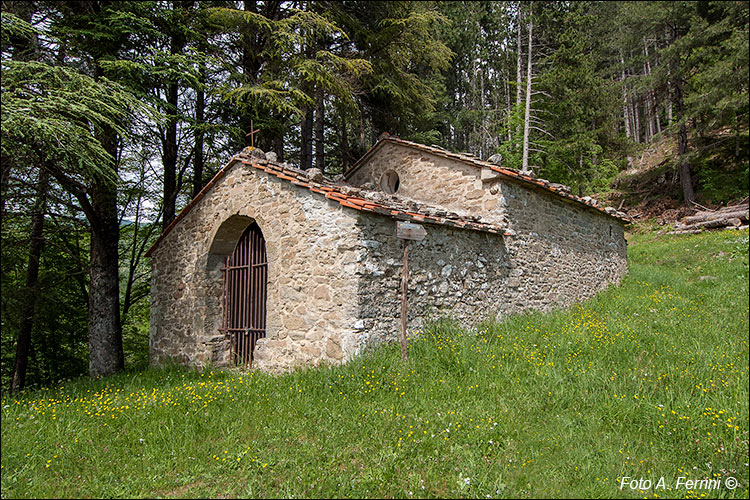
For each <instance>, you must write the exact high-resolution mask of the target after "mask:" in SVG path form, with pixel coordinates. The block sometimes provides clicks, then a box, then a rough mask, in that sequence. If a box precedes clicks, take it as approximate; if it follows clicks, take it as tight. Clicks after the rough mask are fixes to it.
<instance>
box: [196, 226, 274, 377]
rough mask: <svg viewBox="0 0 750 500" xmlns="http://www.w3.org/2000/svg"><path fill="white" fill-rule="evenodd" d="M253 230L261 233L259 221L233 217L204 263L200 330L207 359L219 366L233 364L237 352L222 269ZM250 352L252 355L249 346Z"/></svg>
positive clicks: (220, 228)
mask: <svg viewBox="0 0 750 500" xmlns="http://www.w3.org/2000/svg"><path fill="white" fill-rule="evenodd" d="M252 226H255V227H258V231H259V232H260V228H259V226H258V221H257V220H256V219H254V218H252V217H248V216H245V215H232V216H230V217H229V218H227V219H226V220H224V222H222V223H221V225H220V226H219V227H218V229H217V230H216V233H215V234H214V237H213V239H212V240H211V244H210V247H209V250H208V255H207V258H206V261H205V262H206V266H205V273H206V275H205V276H206V281H205V282H206V288H205V301H204V304H205V309H204V310H205V314H204V315H203V317H204V323H203V330H204V332H205V335H206V339H207V341H206V344H207V348H208V351H209V359H210V360H211V362H213V363H215V364H217V365H219V366H228V365H233V364H235V359H234V358H233V354H234V353H236V352H237V344H236V341H235V344H233V340H234V339H233V338H232V336H231V334H230V332H228V331H227V324H226V316H225V311H226V306H227V305H226V303H225V302H226V298H225V286H226V283H225V275H226V271H225V270H224V268H225V266H226V264H227V260H228V259H230V258H231V257H232V254H233V252H234V251H235V249H236V248H237V245H238V243H239V242H240V240H241V239H242V237H243V235H244V234H245V233H246V232H247V230H248V229H249V228H250V227H252ZM261 234H262V232H261ZM266 278H267V275H266ZM249 349H250V351H252V346H250V348H249Z"/></svg>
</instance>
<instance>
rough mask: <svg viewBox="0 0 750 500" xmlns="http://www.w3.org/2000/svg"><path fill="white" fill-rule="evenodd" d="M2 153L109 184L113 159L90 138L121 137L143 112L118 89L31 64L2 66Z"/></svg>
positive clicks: (69, 71)
mask: <svg viewBox="0 0 750 500" xmlns="http://www.w3.org/2000/svg"><path fill="white" fill-rule="evenodd" d="M2 66H3V80H2V111H1V113H2V115H1V116H2V153H3V155H4V156H8V157H29V156H36V155H37V154H39V155H40V156H41V158H40V161H42V162H53V161H54V162H55V163H58V164H61V165H65V166H68V168H72V169H76V170H77V172H78V173H80V174H83V175H84V176H86V177H88V178H102V179H107V180H108V181H110V182H114V181H115V178H116V173H115V171H114V168H113V167H114V165H113V158H112V156H111V155H110V154H109V153H108V152H107V151H106V150H105V149H104V147H103V146H102V144H101V143H100V142H99V140H97V138H96V137H95V135H94V130H96V129H97V128H98V129H104V128H108V129H112V130H114V131H115V132H116V133H117V134H119V135H123V136H127V135H128V132H129V129H128V128H127V122H128V116H130V115H131V114H132V113H134V112H138V111H140V112H143V111H145V110H146V108H145V107H144V106H143V105H142V104H141V103H140V102H139V101H138V100H136V99H135V97H134V96H133V95H132V94H130V93H129V92H127V91H126V90H125V89H124V88H123V87H122V86H120V85H118V84H117V83H114V82H111V81H109V80H107V79H104V78H102V79H99V80H94V79H93V78H91V77H89V76H86V75H84V74H81V73H79V72H78V71H76V70H73V69H70V68H65V67H61V66H51V65H49V64H46V63H43V62H36V61H28V62H27V61H23V62H21V61H3V63H2Z"/></svg>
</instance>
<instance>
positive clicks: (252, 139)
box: [245, 120, 260, 148]
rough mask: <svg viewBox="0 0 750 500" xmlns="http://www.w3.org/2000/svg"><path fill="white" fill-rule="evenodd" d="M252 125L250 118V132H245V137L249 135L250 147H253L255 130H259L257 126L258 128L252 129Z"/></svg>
mask: <svg viewBox="0 0 750 500" xmlns="http://www.w3.org/2000/svg"><path fill="white" fill-rule="evenodd" d="M253 127H254V125H253V121H252V120H250V132H248V133H247V134H245V137H247V136H248V135H249V136H250V147H251V148H254V147H255V133H256V132H260V129H259V128H258V129H255V130H253Z"/></svg>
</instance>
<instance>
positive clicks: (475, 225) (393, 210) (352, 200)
mask: <svg viewBox="0 0 750 500" xmlns="http://www.w3.org/2000/svg"><path fill="white" fill-rule="evenodd" d="M238 162H239V163H242V164H243V165H247V166H250V167H253V168H255V169H258V170H262V171H264V172H265V173H267V174H269V175H273V176H275V177H277V178H279V179H281V180H284V181H287V182H289V183H291V184H293V185H296V186H299V187H301V188H307V189H309V190H310V191H311V192H313V193H316V194H320V195H323V196H325V197H326V198H328V199H330V200H332V201H336V202H338V203H339V204H340V205H342V206H344V207H347V208H352V209H355V210H359V211H362V212H371V213H376V214H380V215H387V216H390V217H394V218H396V219H399V220H405V221H412V222H425V223H429V224H436V225H447V226H453V227H466V228H469V229H472V230H475V231H483V232H487V233H493V234H504V235H506V236H510V235H512V233H511V232H508V231H506V230H504V229H503V228H502V227H501V226H500V225H497V224H492V223H487V222H482V221H481V220H478V221H471V220H468V218H474V219H477V217H467V220H464V217H466V216H461V215H459V214H455V213H446V211H445V210H444V209H442V208H439V207H430V206H429V205H426V204H420V205H421V207H422V208H421V209H420V210H415V209H414V203H409V204H406V203H404V202H400V201H399V200H398V199H397V198H395V197H390V198H388V199H379V200H374V199H369V198H367V196H368V192H366V191H363V190H361V189H358V188H355V187H353V186H348V185H341V184H335V183H333V182H332V181H329V180H327V179H324V180H323V181H322V182H315V181H312V180H310V179H309V178H308V177H307V174H306V173H305V172H304V171H302V170H297V169H293V168H289V167H284V166H282V165H278V164H275V163H273V162H269V161H266V160H262V159H259V158H255V157H252V156H248V155H247V154H245V153H244V152H243V153H240V154H239V155H237V156H235V157H233V158H232V159H231V160H230V161H229V163H227V165H226V166H224V168H222V169H221V170H220V171H219V172H218V173H217V174H216V175H215V176H214V178H213V179H211V181H209V183H208V184H206V186H205V187H204V188H203V189H202V190H201V192H200V193H198V194H197V195H196V197H195V198H193V200H192V201H191V202H190V203H188V204H187V206H185V208H183V209H182V211H180V213H179V214H178V215H177V217H175V219H174V220H173V221H172V223H171V224H170V225H169V226H167V228H166V229H165V230H164V231H163V232H162V234H161V236H159V238H158V239H157V240H156V242H155V243H154V244H153V245H152V246H151V248H150V249H149V250H148V252H146V256H150V255H151V254H152V252H153V251H154V250H155V249H156V247H157V246H159V244H160V243H161V241H162V240H163V239H164V238H165V237H166V235H167V234H169V233H170V232H171V231H172V229H173V228H174V227H175V225H176V224H177V223H178V222H179V221H180V220H181V219H182V218H184V217H185V216H186V215H187V214H188V213H189V212H190V210H192V208H193V207H194V206H195V205H196V204H198V203H199V202H200V200H201V199H202V198H203V197H204V196H205V194H206V193H207V192H208V190H209V189H211V187H213V186H214V185H215V184H216V183H217V182H218V181H219V180H220V179H221V178H222V177H223V176H224V175H226V173H227V172H228V171H229V170H230V169H231V168H232V166H233V165H235V164H237V163H238ZM352 193H353V194H352ZM370 194H374V193H370ZM379 197H380V198H383V197H382V196H379ZM421 210H426V212H422V211H421ZM431 213H445V214H446V215H445V217H436V216H433V215H431Z"/></svg>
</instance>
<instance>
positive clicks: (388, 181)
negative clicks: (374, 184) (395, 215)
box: [380, 170, 401, 194]
mask: <svg viewBox="0 0 750 500" xmlns="http://www.w3.org/2000/svg"><path fill="white" fill-rule="evenodd" d="M400 184H401V182H400V181H399V178H398V174H397V173H396V172H394V171H393V170H389V171H387V172H386V173H384V174H383V177H381V178H380V187H381V188H383V191H385V192H386V193H388V194H396V191H398V188H399V186H400Z"/></svg>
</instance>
